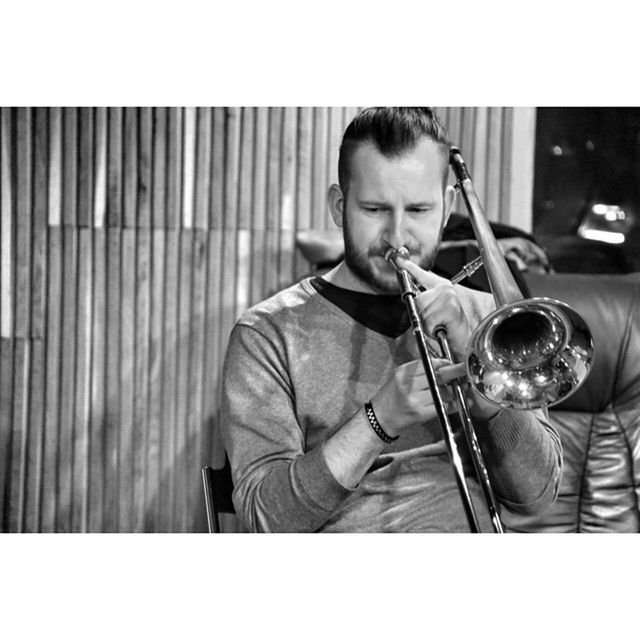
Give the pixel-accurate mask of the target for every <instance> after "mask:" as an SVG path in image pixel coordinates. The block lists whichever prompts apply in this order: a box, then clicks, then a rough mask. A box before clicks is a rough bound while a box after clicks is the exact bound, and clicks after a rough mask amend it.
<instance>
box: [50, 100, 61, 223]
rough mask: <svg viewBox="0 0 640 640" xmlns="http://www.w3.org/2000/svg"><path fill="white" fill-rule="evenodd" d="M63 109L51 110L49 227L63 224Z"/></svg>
mask: <svg viewBox="0 0 640 640" xmlns="http://www.w3.org/2000/svg"><path fill="white" fill-rule="evenodd" d="M62 127H63V118H62V109H61V108H60V107H54V108H52V109H50V110H49V212H48V218H49V225H50V226H52V227H57V226H59V225H61V224H62Z"/></svg>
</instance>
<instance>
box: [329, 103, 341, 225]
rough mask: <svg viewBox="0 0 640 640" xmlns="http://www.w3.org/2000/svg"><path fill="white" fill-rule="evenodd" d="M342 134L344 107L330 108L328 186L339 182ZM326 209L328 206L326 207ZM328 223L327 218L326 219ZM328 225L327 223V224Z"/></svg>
mask: <svg viewBox="0 0 640 640" xmlns="http://www.w3.org/2000/svg"><path fill="white" fill-rule="evenodd" d="M341 135H342V109H340V108H339V107H330V108H329V129H328V136H329V138H328V140H327V159H326V161H325V169H326V179H325V191H326V188H327V187H328V186H329V185H330V184H333V183H336V182H338V151H339V149H340V136H341ZM325 211H326V207H325ZM325 223H326V220H325ZM325 226H326V224H325Z"/></svg>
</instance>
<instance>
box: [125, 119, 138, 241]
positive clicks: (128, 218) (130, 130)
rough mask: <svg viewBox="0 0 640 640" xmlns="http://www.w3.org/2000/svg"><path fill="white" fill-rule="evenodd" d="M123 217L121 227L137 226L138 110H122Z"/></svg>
mask: <svg viewBox="0 0 640 640" xmlns="http://www.w3.org/2000/svg"><path fill="white" fill-rule="evenodd" d="M123 146H124V216H123V221H122V223H123V226H124V227H126V228H128V229H131V228H134V227H137V226H138V211H137V204H138V110H137V109H136V108H135V107H125V110H124V144H123Z"/></svg>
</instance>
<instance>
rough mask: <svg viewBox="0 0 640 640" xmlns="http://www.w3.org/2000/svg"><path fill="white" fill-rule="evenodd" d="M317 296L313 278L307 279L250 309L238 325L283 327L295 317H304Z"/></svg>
mask: <svg viewBox="0 0 640 640" xmlns="http://www.w3.org/2000/svg"><path fill="white" fill-rule="evenodd" d="M316 296H317V292H316V291H315V289H314V288H313V286H312V285H311V278H305V279H304V280H301V281H300V282H296V283H295V284H293V285H291V286H289V287H287V288H286V289H282V290H281V291H278V292H277V293H275V294H273V295H272V296H270V297H269V298H266V299H265V300H262V301H261V302H258V303H257V304H255V305H253V306H252V307H250V308H248V309H247V310H246V311H244V312H243V313H242V315H241V316H240V318H239V319H238V321H237V323H236V324H238V325H243V326H249V327H254V328H256V329H260V328H261V327H262V328H264V327H268V326H270V325H272V326H273V325H275V326H282V325H284V324H287V322H288V321H290V320H292V319H293V318H295V317H298V318H300V317H302V316H304V315H305V314H306V313H307V310H308V307H309V305H310V304H314V299H315V297H316Z"/></svg>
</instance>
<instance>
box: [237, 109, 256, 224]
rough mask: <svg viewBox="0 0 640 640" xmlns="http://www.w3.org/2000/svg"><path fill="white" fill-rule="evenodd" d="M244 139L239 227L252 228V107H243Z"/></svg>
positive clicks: (242, 143) (242, 146)
mask: <svg viewBox="0 0 640 640" xmlns="http://www.w3.org/2000/svg"><path fill="white" fill-rule="evenodd" d="M241 117H242V127H241V131H242V140H241V143H240V144H241V148H240V178H239V179H240V182H239V192H240V195H239V205H238V228H239V229H250V228H251V215H252V213H253V202H252V200H253V184H252V175H253V168H254V164H253V145H254V139H255V130H254V127H255V111H254V109H252V108H250V107H244V108H243V109H242V114H241Z"/></svg>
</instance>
